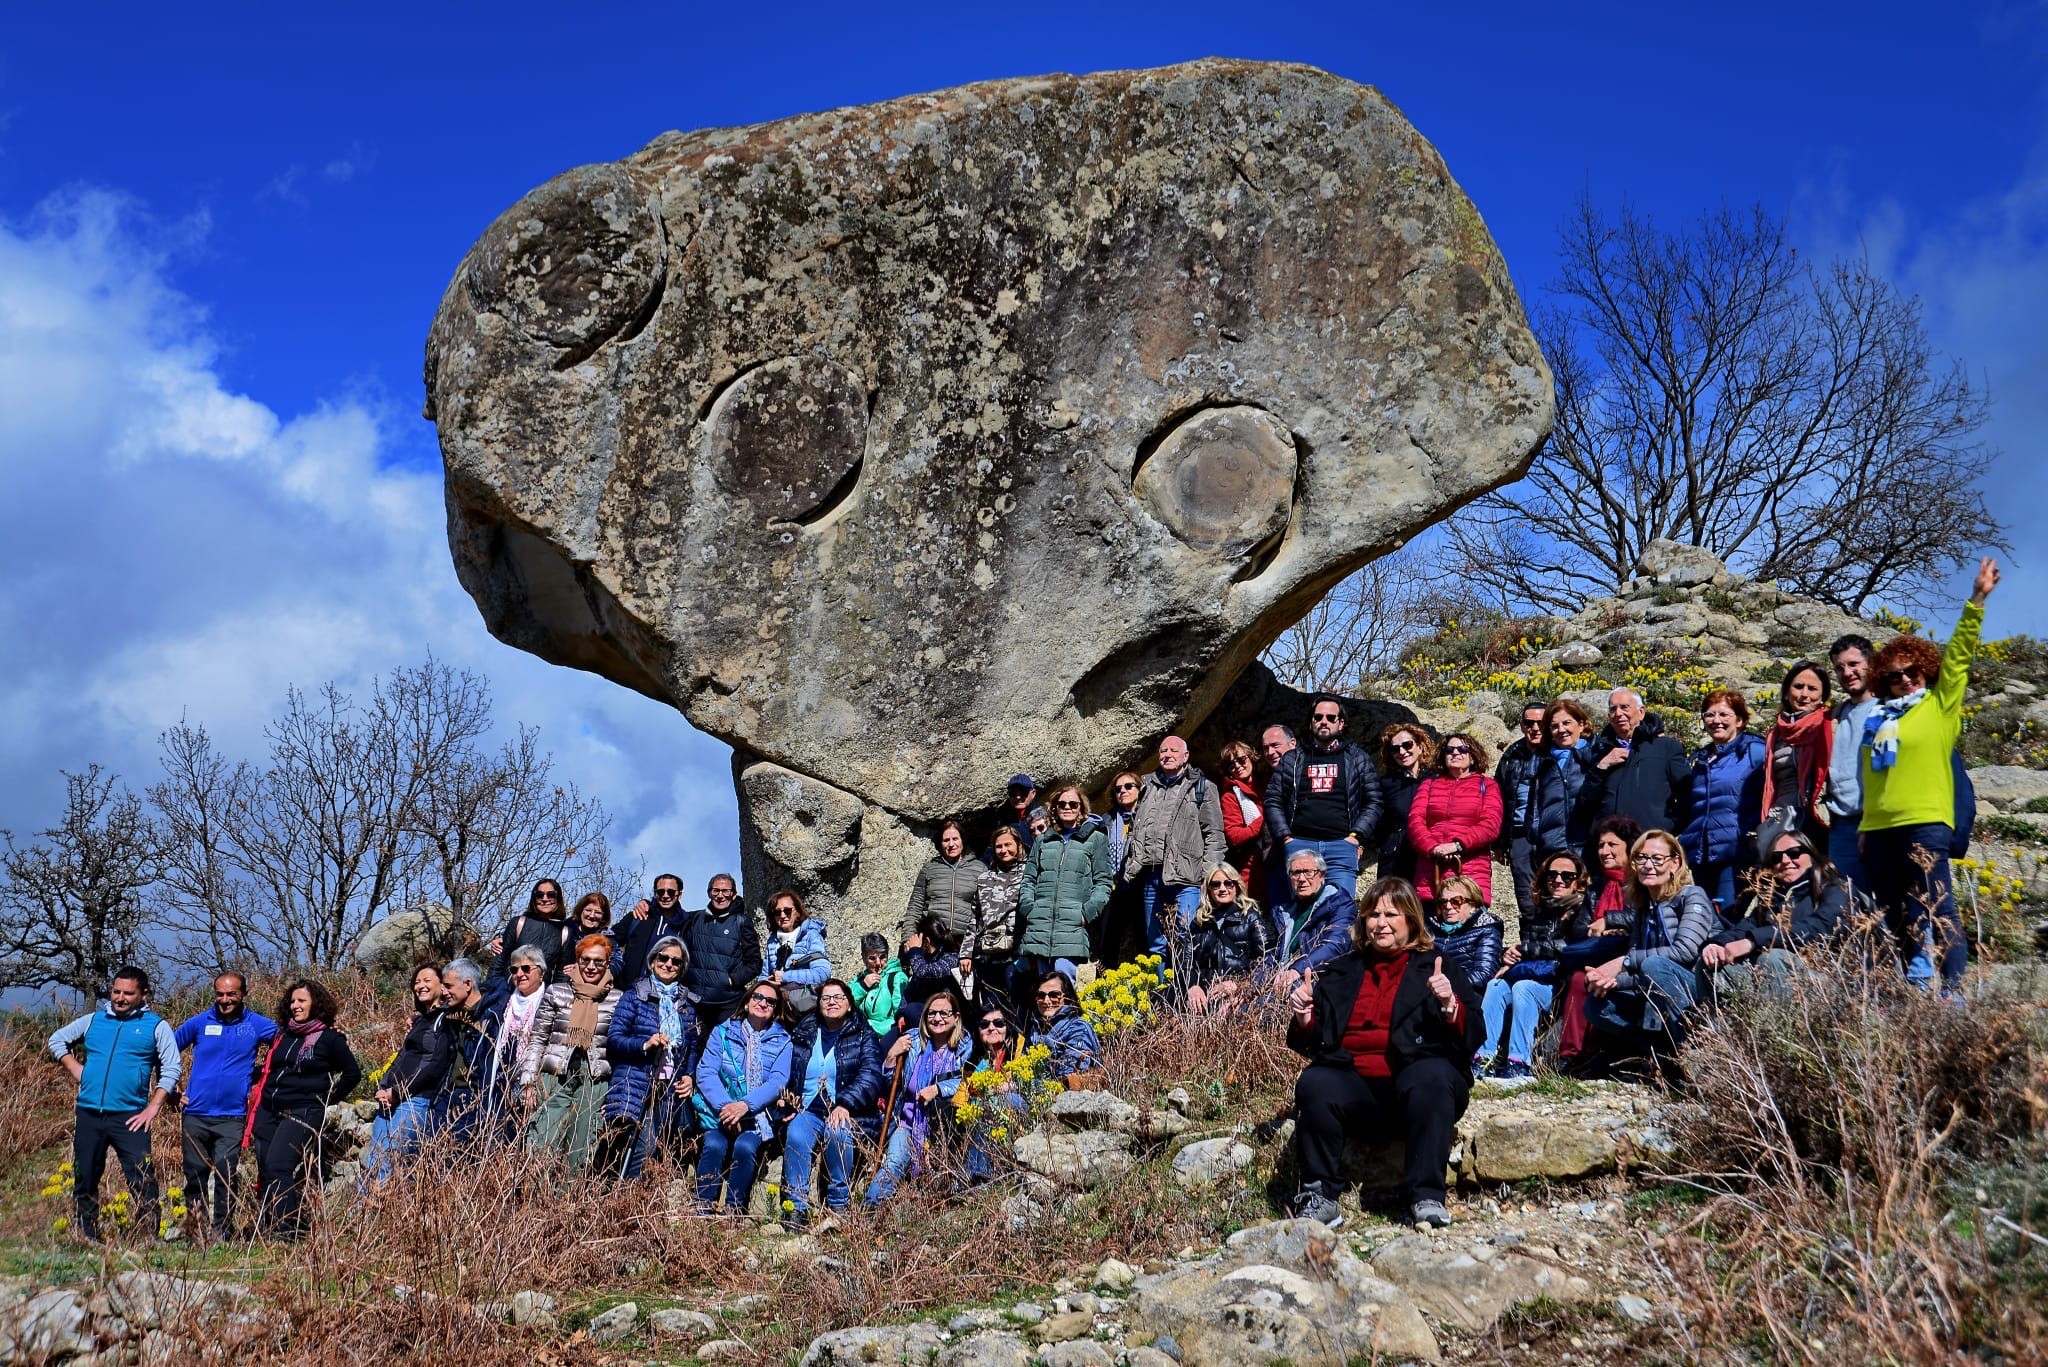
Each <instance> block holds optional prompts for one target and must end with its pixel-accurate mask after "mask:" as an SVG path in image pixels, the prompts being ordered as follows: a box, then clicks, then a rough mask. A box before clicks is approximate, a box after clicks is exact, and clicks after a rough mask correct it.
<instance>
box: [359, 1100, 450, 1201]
mask: <svg viewBox="0 0 2048 1367" xmlns="http://www.w3.org/2000/svg"><path fill="white" fill-rule="evenodd" d="M433 1110H434V1099H433V1098H432V1097H430V1096H409V1097H407V1098H406V1099H405V1100H403V1101H401V1102H399V1103H398V1104H397V1105H396V1106H393V1107H392V1108H391V1111H390V1113H389V1114H386V1113H384V1112H382V1111H379V1112H378V1113H377V1118H376V1120H374V1121H372V1122H371V1124H370V1142H369V1144H368V1145H366V1146H365V1147H364V1149H363V1176H364V1177H365V1178H367V1179H368V1180H370V1181H373V1182H381V1181H383V1180H384V1179H385V1178H387V1177H389V1176H390V1175H391V1168H392V1165H393V1163H394V1162H395V1161H396V1160H398V1159H400V1158H405V1157H408V1156H409V1155H412V1154H415V1153H418V1152H419V1148H420V1141H421V1140H423V1139H425V1138H426V1137H427V1131H428V1128H429V1126H428V1121H429V1120H430V1119H431V1118H432V1115H433Z"/></svg>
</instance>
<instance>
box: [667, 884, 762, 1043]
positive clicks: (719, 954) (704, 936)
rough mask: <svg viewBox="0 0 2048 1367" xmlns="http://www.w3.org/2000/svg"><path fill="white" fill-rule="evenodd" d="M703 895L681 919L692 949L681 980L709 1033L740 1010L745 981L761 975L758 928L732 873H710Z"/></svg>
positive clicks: (685, 941)
mask: <svg viewBox="0 0 2048 1367" xmlns="http://www.w3.org/2000/svg"><path fill="white" fill-rule="evenodd" d="M705 895H706V896H707V897H708V898H709V899H710V900H709V902H708V904H707V905H706V906H705V908H704V909H703V910H702V911H693V912H691V913H690V914H689V916H688V917H686V918H685V919H684V921H683V925H682V929H681V931H680V932H678V938H679V939H681V940H682V942H683V947H684V948H686V949H688V950H689V951H690V960H689V967H688V968H687V969H685V970H684V972H683V986H684V987H686V988H688V989H689V991H690V994H691V995H692V996H693V997H695V998H696V999H697V1025H698V1028H699V1029H700V1031H702V1032H703V1033H704V1034H709V1033H710V1031H711V1027H712V1026H714V1025H717V1024H718V1023H719V1022H720V1021H722V1020H725V1019H726V1018H727V1017H729V1016H731V1015H732V1014H733V1012H735V1011H737V1010H739V1008H740V999H741V996H742V995H743V994H744V993H745V991H746V987H747V984H748V983H750V982H753V981H754V980H755V979H756V978H759V977H760V976H761V933H760V932H759V931H758V930H756V929H755V928H754V918H753V916H752V915H750V914H749V913H748V911H747V906H746V903H744V902H742V901H740V894H739V884H738V883H737V882H735V881H734V880H733V876H732V875H731V874H729V873H721V874H718V875H716V876H714V877H713V878H712V880H711V883H710V885H709V886H708V887H707V888H706V889H705ZM700 1037H701V1036H700Z"/></svg>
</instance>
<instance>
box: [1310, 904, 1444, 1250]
mask: <svg viewBox="0 0 2048 1367" xmlns="http://www.w3.org/2000/svg"><path fill="white" fill-rule="evenodd" d="M1359 905H1360V906H1361V907H1362V908H1363V910H1362V911H1361V912H1360V914H1359V918H1358V923H1357V929H1356V932H1355V935H1354V948H1353V949H1352V950H1351V952H1349V953H1347V954H1344V955H1343V956H1341V957H1339V958H1338V959H1336V960H1334V961H1332V962H1331V963H1330V964H1328V965H1327V966H1325V967H1324V968H1323V969H1322V971H1320V972H1319V973H1317V974H1315V975H1314V976H1313V977H1309V978H1303V979H1302V980H1301V981H1300V982H1298V983H1296V984H1295V987H1294V992H1293V994H1292V996H1291V997H1290V998H1289V1005H1290V1006H1291V1007H1292V1008H1293V1012H1294V1023H1293V1025H1292V1027H1291V1028H1290V1029H1289V1031H1288V1035H1287V1042H1288V1044H1289V1046H1290V1047H1292V1048H1293V1049H1294V1050H1295V1051H1296V1052H1297V1053H1300V1054H1302V1055H1304V1056H1305V1057H1306V1058H1307V1059H1308V1060H1309V1064H1308V1067H1307V1068H1305V1069H1303V1070H1302V1073H1301V1077H1300V1078H1299V1079H1298V1080H1297V1081H1296V1083H1295V1086H1294V1107H1295V1130H1294V1137H1295V1144H1296V1148H1297V1151H1298V1158H1299V1160H1300V1165H1301V1177H1302V1184H1301V1192H1300V1195H1299V1196H1298V1197H1297V1198H1296V1200H1295V1204H1294V1213H1295V1214H1296V1215H1298V1216H1301V1217H1303V1218H1305V1219H1310V1220H1318V1221H1321V1222H1322V1223H1323V1224H1326V1225H1329V1226H1332V1227H1335V1226H1336V1225H1338V1224H1341V1223H1342V1221H1343V1214H1342V1212H1341V1210H1340V1209H1339V1208H1338V1205H1337V1196H1338V1193H1339V1192H1340V1191H1341V1190H1342V1181H1343V1179H1342V1173H1343V1170H1344V1146H1345V1143H1346V1141H1347V1140H1348V1139H1352V1138H1361V1139H1363V1138H1368V1137H1373V1138H1377V1137H1380V1136H1381V1135H1382V1134H1384V1133H1387V1132H1391V1133H1393V1134H1395V1135H1398V1136H1400V1137H1402V1138H1404V1139H1405V1140H1406V1142H1407V1150H1406V1155H1405V1158H1404V1161H1403V1180H1404V1181H1405V1183H1406V1186H1407V1191H1408V1199H1409V1202H1410V1206H1409V1217H1410V1219H1412V1220H1413V1221H1414V1222H1415V1223H1416V1224H1418V1225H1438V1226H1441V1225H1447V1224H1449V1223H1450V1222H1451V1216H1450V1212H1449V1211H1448V1210H1447V1209H1445V1207H1444V1198H1445V1196H1446V1194H1447V1193H1446V1190H1445V1187H1444V1171H1445V1168H1446V1166H1447V1165H1448V1164H1449V1162H1450V1155H1451V1134H1452V1131H1453V1130H1454V1129H1455V1127H1456V1126H1457V1123H1458V1117H1459V1116H1460V1115H1462V1114H1464V1111H1465V1103H1466V1101H1467V1099H1468V1098H1469V1097H1470V1096H1471V1092H1472V1074H1471V1070H1470V1068H1469V1066H1468V1061H1469V1060H1470V1059H1471V1057H1472V1052H1473V1050H1474V1049H1476V1048H1477V1047H1478V1046H1479V1040H1480V1010H1479V997H1478V994H1477V993H1476V992H1475V991H1474V990H1473V988H1472V985H1471V984H1470V983H1468V982H1467V981H1466V980H1465V975H1464V974H1463V973H1462V972H1461V971H1460V970H1459V968H1458V965H1457V963H1456V962H1455V961H1454V960H1452V959H1451V958H1449V957H1448V956H1446V955H1444V954H1441V953H1438V952H1437V950H1436V945H1435V942H1434V941H1433V940H1432V939H1431V936H1430V933H1429V926H1428V924H1427V922H1426V921H1425V919H1424V915H1423V910H1422V902H1421V899H1420V898H1418V897H1416V895H1415V889H1414V887H1413V886H1412V885H1410V884H1409V883H1407V882H1406V881H1405V880H1403V879H1399V878H1382V879H1380V880H1379V881H1378V882H1376V883H1374V884H1373V885H1372V886H1371V887H1370V888H1367V889H1366V890H1365V893H1364V895H1363V896H1362V897H1361V898H1360V899H1359Z"/></svg>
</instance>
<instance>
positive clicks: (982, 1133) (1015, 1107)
mask: <svg viewBox="0 0 2048 1367" xmlns="http://www.w3.org/2000/svg"><path fill="white" fill-rule="evenodd" d="M988 1102H989V1104H990V1105H993V1106H1001V1107H1002V1110H1000V1111H996V1112H995V1113H994V1114H993V1115H991V1116H989V1117H988V1118H987V1119H985V1120H983V1121H982V1122H981V1123H980V1124H979V1125H977V1126H975V1127H974V1134H973V1135H972V1136H971V1137H970V1138H969V1139H968V1141H967V1159H966V1166H967V1175H968V1176H969V1177H986V1176H988V1175H989V1174H990V1173H992V1172H994V1171H995V1162H994V1160H993V1159H991V1158H990V1157H989V1146H990V1144H991V1143H992V1142H993V1141H992V1140H990V1139H989V1137H988V1132H989V1131H990V1130H992V1129H994V1128H995V1127H996V1126H998V1125H1015V1124H1017V1123H1018V1122H1020V1121H1021V1120H1023V1118H1024V1112H1025V1104H1024V1098H1023V1097H1021V1096H1018V1095H1017V1094H1016V1093H1015V1092H992V1093H990V1094H989V1098H988Z"/></svg>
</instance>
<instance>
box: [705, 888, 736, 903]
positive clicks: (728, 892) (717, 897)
mask: <svg viewBox="0 0 2048 1367" xmlns="http://www.w3.org/2000/svg"><path fill="white" fill-rule="evenodd" d="M738 895H739V894H738V893H736V892H734V891H733V890H732V889H731V888H725V887H718V888H713V889H711V892H710V893H709V896H710V898H711V900H712V901H714V902H729V901H731V900H732V899H733V898H735V897H737V896H738Z"/></svg>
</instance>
